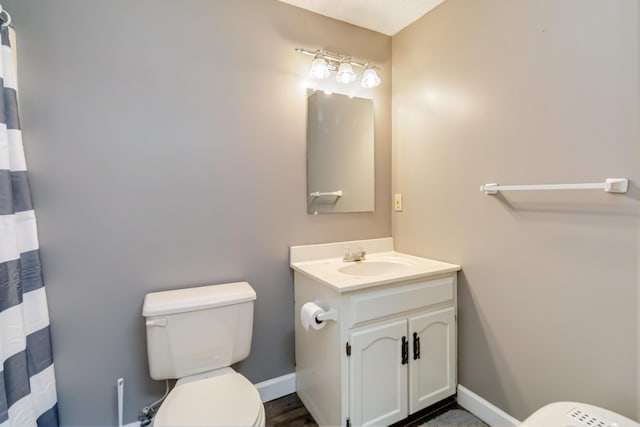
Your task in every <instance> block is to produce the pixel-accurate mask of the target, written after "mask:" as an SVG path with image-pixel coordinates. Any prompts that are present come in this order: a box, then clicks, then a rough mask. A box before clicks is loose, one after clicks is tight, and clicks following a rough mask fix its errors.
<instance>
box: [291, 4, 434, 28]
mask: <svg viewBox="0 0 640 427" xmlns="http://www.w3.org/2000/svg"><path fill="white" fill-rule="evenodd" d="M280 1H281V2H284V3H289V4H291V5H294V6H298V7H301V8H303V9H307V10H310V11H312V12H315V13H319V14H320V15H324V16H328V17H330V18H334V19H338V20H340V21H344V22H348V23H350V24H353V25H357V26H359V27H364V28H368V29H370V30H373V31H377V32H379V33H383V34H386V35H388V36H392V35H394V34H396V33H397V32H398V31H400V30H402V29H403V28H405V27H406V26H408V25H409V24H411V23H413V22H415V21H417V20H418V19H420V18H421V17H422V16H424V14H425V13H427V12H429V11H430V10H431V9H433V8H434V7H436V6H437V5H439V4H440V3H442V2H443V1H444V0H280Z"/></svg>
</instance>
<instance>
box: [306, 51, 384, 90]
mask: <svg viewBox="0 0 640 427" xmlns="http://www.w3.org/2000/svg"><path fill="white" fill-rule="evenodd" d="M296 52H300V53H304V54H305V55H310V56H313V61H312V62H311V70H310V71H309V76H310V77H311V78H312V79H326V78H328V77H329V76H330V75H331V72H332V71H336V72H337V73H336V80H337V81H338V82H340V83H343V84H350V83H353V82H354V81H355V80H356V77H357V76H356V73H355V72H354V71H353V67H354V66H356V67H360V68H364V73H363V75H362V82H361V84H362V87H365V88H368V89H369V88H373V87H376V86H378V85H379V84H380V77H379V76H378V72H377V71H376V70H379V68H378V67H377V66H376V65H374V64H372V63H370V62H358V61H354V60H352V59H351V57H350V56H348V55H343V54H341V53H332V52H327V51H326V50H308V49H303V48H296Z"/></svg>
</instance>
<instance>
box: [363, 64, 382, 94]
mask: <svg viewBox="0 0 640 427" xmlns="http://www.w3.org/2000/svg"><path fill="white" fill-rule="evenodd" d="M361 84H362V87H366V88H367V89H369V88H372V87H376V86H378V85H379V84H380V77H378V73H376V70H375V68H371V67H367V69H366V70H364V74H362V83H361Z"/></svg>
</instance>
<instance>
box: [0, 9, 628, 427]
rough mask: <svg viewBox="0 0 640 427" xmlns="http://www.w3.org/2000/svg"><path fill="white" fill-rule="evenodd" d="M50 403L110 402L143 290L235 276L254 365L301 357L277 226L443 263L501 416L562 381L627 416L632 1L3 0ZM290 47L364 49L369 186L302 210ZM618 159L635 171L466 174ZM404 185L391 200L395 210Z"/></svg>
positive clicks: (134, 392) (297, 76)
mask: <svg viewBox="0 0 640 427" xmlns="http://www.w3.org/2000/svg"><path fill="white" fill-rule="evenodd" d="M2 5H3V7H4V8H5V9H7V10H8V11H9V12H10V13H11V16H12V18H13V23H14V28H15V30H16V33H17V57H18V70H19V83H20V108H21V124H22V129H23V135H24V144H25V152H26V157H27V162H28V164H29V179H30V184H31V189H32V194H33V201H34V206H35V210H36V215H37V220H38V232H39V239H40V248H41V256H42V263H43V274H44V280H45V283H46V287H47V295H48V302H49V313H50V320H51V334H52V342H53V355H54V361H55V365H56V381H57V393H58V408H59V415H60V423H61V425H65V426H102V425H116V424H117V411H116V403H117V402H116V389H115V383H116V380H117V379H118V378H124V381H125V389H124V394H125V396H124V397H125V408H124V422H125V424H128V423H133V422H135V421H136V420H137V414H138V412H139V411H140V409H141V408H142V407H144V406H145V405H148V404H149V403H150V402H153V401H154V400H156V399H158V398H159V397H160V396H161V395H162V393H163V392H164V383H163V382H162V381H153V380H151V379H150V377H149V371H148V364H147V355H146V342H145V328H144V320H143V318H142V316H141V307H142V301H143V299H144V296H145V294H147V293H149V292H155V291H162V290H169V289H177V288H181V287H187V286H197V285H207V284H214V283H227V282H235V281H247V282H249V283H250V284H251V285H252V287H253V288H254V289H255V292H256V294H257V299H256V303H255V309H254V310H255V311H254V316H255V317H254V319H255V322H254V331H253V344H252V348H251V354H250V355H249V357H248V358H247V359H246V360H244V361H243V362H241V363H240V364H238V365H237V366H236V368H237V370H238V371H239V372H241V373H242V374H243V375H245V376H246V377H247V378H248V379H249V380H250V381H251V382H253V383H261V382H264V381H267V380H271V379H277V378H280V377H283V376H286V375H290V374H291V373H293V372H294V369H295V367H294V322H295V319H296V316H295V314H294V301H293V273H292V271H291V269H290V267H289V248H290V246H292V245H305V244H313V243H327V242H340V241H349V240H360V239H373V238H381V237H393V239H394V245H395V248H396V250H398V251H401V252H405V253H409V254H413V255H417V256H422V257H426V258H433V259H437V260H442V261H445V262H450V263H454V264H459V265H460V266H461V267H462V270H461V271H460V272H459V273H458V283H457V289H458V382H459V384H461V385H463V386H464V387H466V388H467V389H469V390H471V391H473V392H474V393H476V394H477V395H479V396H481V397H482V398H484V399H486V400H487V401H489V402H491V403H492V404H493V405H495V406H496V407H498V408H500V409H501V410H503V411H504V412H506V413H508V414H510V415H511V416H513V417H515V418H516V419H518V420H523V419H525V418H526V417H527V416H528V415H529V414H531V413H532V412H533V411H535V410H536V409H537V408H540V407H541V406H543V405H544V404H546V403H549V402H552V401H559V400H575V401H583V402H587V403H591V404H594V405H598V406H602V407H606V408H608V409H611V410H613V411H616V412H619V413H621V414H623V415H625V416H627V417H629V418H633V419H638V418H639V417H640V362H639V355H640V353H639V351H640V350H639V348H640V340H639V314H640V310H639V307H640V292H639V289H640V270H639V269H638V264H639V250H640V221H639V215H638V213H639V205H640V204H639V199H640V194H639V192H638V187H637V183H638V182H640V150H639V147H640V143H639V138H638V136H639V135H638V133H639V125H638V123H639V117H638V115H639V109H638V100H639V95H640V93H639V85H638V83H639V81H638V80H639V77H638V76H639V70H638V57H639V46H638V22H639V18H640V10H639V7H638V2H637V1H634V0H606V1H605V0H543V1H540V0H521V1H518V2H514V1H510V0H480V1H479V0H446V1H444V2H442V3H441V4H439V5H438V6H437V7H436V8H434V9H433V10H432V11H431V12H429V13H428V14H426V15H425V16H423V17H422V18H420V19H419V20H418V21H416V22H415V23H413V24H412V25H410V26H408V27H407V28H405V29H404V30H402V31H400V32H398V33H397V34H395V35H393V36H388V35H385V34H381V33H377V32H374V31H370V30H366V29H363V28H360V27H356V26H354V25H351V24H348V23H345V22H341V21H337V20H334V19H331V18H328V17H325V16H321V15H318V14H314V13H312V12H309V11H306V10H303V9H301V8H297V7H294V6H291V5H289V4H285V3H283V2H280V1H277V0H234V1H231V0H182V1H180V2H175V1H173V2H169V1H166V0H133V1H132V0H128V1H125V0H109V1H95V0H94V1H86V0H3V1H2ZM297 47H303V48H309V49H329V50H333V51H338V52H344V53H347V54H350V55H352V56H353V57H354V58H357V59H360V60H370V61H371V62H373V63H375V64H376V65H377V66H379V67H380V70H379V75H380V78H381V84H380V85H379V86H378V87H376V88H373V89H369V90H364V89H362V88H360V87H359V86H358V85H356V86H358V91H359V92H358V94H359V96H366V97H371V98H373V99H374V113H375V209H374V211H373V212H360V213H340V214H326V215H325V214H320V215H312V214H309V213H308V212H307V197H306V193H307V173H306V167H307V165H306V143H305V141H306V119H307V118H306V108H307V104H306V102H307V97H306V92H305V88H304V87H303V86H304V83H305V80H306V79H307V73H308V69H309V65H310V59H311V58H310V57H309V56H305V55H302V54H300V53H297V52H296V51H295V50H294V49H295V48H297ZM618 176H619V177H626V178H628V179H629V185H630V188H629V191H628V192H627V193H626V194H623V195H612V194H606V193H604V192H590V191H585V192H521V193H520V192H518V193H517V192H513V193H509V194H505V195H499V196H498V197H491V196H487V195H485V194H484V193H482V192H480V191H478V188H479V186H480V185H482V184H485V183H490V182H498V183H501V184H536V183H555V182H569V183H571V182H591V181H598V180H600V179H604V178H606V177H618ZM394 194H402V196H403V209H402V211H400V212H396V211H394V210H393V195H394Z"/></svg>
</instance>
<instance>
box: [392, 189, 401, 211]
mask: <svg viewBox="0 0 640 427" xmlns="http://www.w3.org/2000/svg"><path fill="white" fill-rule="evenodd" d="M393 210H394V211H396V212H402V193H397V194H394V195H393Z"/></svg>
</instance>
